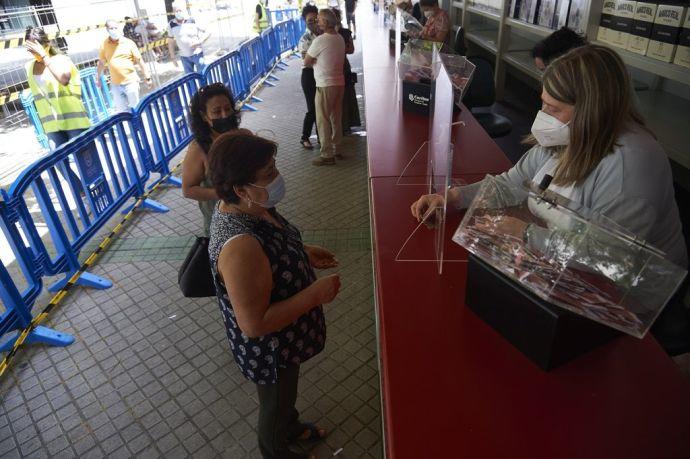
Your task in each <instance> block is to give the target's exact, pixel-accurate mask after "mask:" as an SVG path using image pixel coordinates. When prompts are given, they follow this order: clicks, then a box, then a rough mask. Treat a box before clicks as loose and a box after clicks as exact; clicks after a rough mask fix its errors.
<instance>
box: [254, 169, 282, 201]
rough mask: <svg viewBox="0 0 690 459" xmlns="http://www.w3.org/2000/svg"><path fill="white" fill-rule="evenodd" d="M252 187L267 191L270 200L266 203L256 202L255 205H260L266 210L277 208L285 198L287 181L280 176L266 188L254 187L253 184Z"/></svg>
mask: <svg viewBox="0 0 690 459" xmlns="http://www.w3.org/2000/svg"><path fill="white" fill-rule="evenodd" d="M250 185H251V186H254V187H257V188H263V189H264V190H266V192H267V193H268V198H267V199H266V201H265V202H255V204H258V205H260V206H261V207H264V208H266V209H270V208H271V207H275V206H276V204H278V203H279V202H280V201H281V200H282V199H283V198H284V197H285V180H284V179H283V176H282V175H280V174H278V175H276V178H274V179H273V181H272V182H271V183H269V184H268V185H266V186H261V185H254V184H253V183H250Z"/></svg>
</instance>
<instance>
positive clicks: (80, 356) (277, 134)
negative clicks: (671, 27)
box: [0, 44, 382, 458]
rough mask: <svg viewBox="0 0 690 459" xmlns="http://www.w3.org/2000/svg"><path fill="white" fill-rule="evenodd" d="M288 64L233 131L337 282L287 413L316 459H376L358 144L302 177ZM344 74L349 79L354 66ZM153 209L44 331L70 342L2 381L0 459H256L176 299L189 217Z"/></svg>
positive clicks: (176, 206) (238, 411) (251, 402)
mask: <svg viewBox="0 0 690 459" xmlns="http://www.w3.org/2000/svg"><path fill="white" fill-rule="evenodd" d="M358 46H359V44H358ZM288 62H289V69H288V70H287V71H283V72H278V73H277V76H278V77H280V79H281V80H280V82H279V86H278V87H276V88H265V89H263V90H262V91H261V93H260V94H259V95H260V97H262V98H264V100H265V102H264V103H261V104H258V107H260V111H259V112H256V113H250V112H245V114H244V117H243V120H242V125H243V127H246V128H249V129H251V130H254V131H259V134H263V135H265V136H269V137H273V138H274V139H275V140H277V141H278V142H279V144H280V148H279V156H278V166H279V168H280V170H281V172H282V173H283V175H284V176H285V178H286V182H287V186H288V194H287V197H286V199H285V204H284V205H283V204H281V205H280V206H279V207H280V210H281V212H282V213H283V214H284V215H286V216H287V218H288V219H290V220H291V221H292V222H293V223H295V224H296V225H298V226H299V227H300V228H301V229H302V231H303V235H304V238H305V241H306V242H310V243H317V244H322V245H324V246H325V247H328V248H330V249H332V250H333V251H335V252H336V254H337V256H338V258H339V260H340V262H341V268H340V269H339V272H340V273H341V274H342V279H343V286H342V289H341V292H340V294H339V296H338V298H337V299H336V301H334V302H333V303H331V304H330V305H328V306H327V307H326V309H325V311H326V319H327V326H328V340H327V345H326V350H325V351H324V352H323V353H322V354H321V355H319V356H318V357H316V358H314V359H312V360H311V361H309V362H307V363H306V364H305V365H303V367H302V376H301V379H300V388H299V399H298V408H299V409H300V411H301V412H302V417H303V418H304V419H307V420H310V421H314V422H317V423H319V424H321V425H323V426H325V427H327V428H328V429H329V430H330V435H329V437H328V438H327V439H326V440H325V441H324V442H323V443H321V444H320V445H317V446H316V448H315V449H314V452H315V453H316V454H317V457H320V458H326V457H331V456H332V455H333V453H334V452H336V451H337V450H338V449H340V448H343V451H342V452H341V453H340V454H339V455H338V457H339V458H360V457H381V456H382V448H381V420H380V399H379V375H378V367H377V357H376V334H375V318H374V296H373V286H372V272H371V270H372V260H371V246H370V231H369V207H368V191H367V178H366V177H367V172H366V138H365V137H364V136H363V135H361V136H358V135H354V136H349V137H348V139H347V150H346V153H345V154H346V157H347V159H345V160H343V161H340V162H339V163H338V165H337V166H335V167H321V168H317V167H314V166H312V165H311V160H312V159H313V158H314V157H316V155H317V154H318V153H316V152H307V151H306V150H303V149H302V148H301V146H300V145H299V137H300V130H301V121H302V116H303V114H304V110H305V103H304V100H303V96H302V92H301V88H300V84H299V76H300V71H301V64H300V61H299V60H298V59H292V60H288ZM351 62H352V65H353V68H354V69H355V70H357V69H360V68H361V58H360V56H359V52H358V53H357V54H356V55H355V56H354V57H353V58H351ZM361 80H362V79H361V78H360V81H361ZM360 85H361V83H360V84H358V88H357V92H358V93H359V94H362V93H363V91H362V88H361V86H360ZM360 100H361V99H360ZM361 113H362V117H363V116H364V110H363V109H362V110H361ZM362 134H364V133H363V132H362ZM180 159H181V158H180ZM154 198H155V199H157V200H159V201H160V202H162V203H163V204H165V205H167V206H169V207H170V208H171V211H170V212H169V213H166V214H151V213H139V214H137V216H136V218H134V219H133V221H132V223H131V224H130V225H129V226H128V227H127V229H126V230H125V231H124V232H123V233H122V234H121V235H120V237H119V238H118V239H117V240H116V241H115V243H114V244H113V245H112V246H111V247H110V248H109V250H108V251H107V252H106V253H105V255H104V256H102V257H101V259H100V260H99V261H98V262H97V264H96V265H95V266H94V267H93V268H92V271H93V272H94V273H96V274H98V275H102V276H106V277H108V278H109V279H111V280H112V281H113V283H114V286H113V287H112V288H111V289H108V290H104V291H96V290H86V289H83V288H77V289H75V290H74V292H73V293H71V294H70V295H69V296H68V297H67V298H66V299H65V300H64V301H63V302H62V303H61V306H60V308H58V309H57V310H56V311H55V312H54V313H53V315H52V318H51V320H50V324H49V325H50V326H52V327H55V328H57V329H59V330H64V331H66V332H69V333H73V334H74V335H75V336H76V338H77V339H76V342H75V343H74V344H73V345H71V346H69V347H66V348H49V347H43V346H28V347H26V348H24V349H23V350H22V351H21V352H20V354H19V355H18V356H17V358H16V359H15V360H14V363H13V365H12V367H11V369H10V371H9V372H8V373H7V374H6V375H5V377H4V378H3V380H2V381H0V397H1V400H0V457H32V458H38V457H103V456H112V457H132V456H138V457H166V458H171V457H187V456H193V457H199V458H206V457H227V458H243V457H259V453H258V449H257V444H256V434H255V431H254V429H255V425H256V421H257V413H258V412H257V409H258V404H257V397H256V394H255V390H254V386H253V385H252V384H251V383H248V382H247V381H246V380H245V379H244V378H243V377H242V375H241V374H240V372H239V370H238V368H237V367H236V364H235V363H234V361H233V359H232V356H231V354H230V349H229V345H228V343H227V339H226V336H225V331H224V329H223V326H222V321H221V315H220V312H219V310H218V305H217V303H216V301H215V300H212V299H196V300H194V299H187V298H183V297H182V296H181V294H180V292H179V290H178V288H177V285H176V280H177V269H178V266H179V264H180V262H181V261H182V259H183V257H184V256H185V254H186V252H187V250H188V248H189V246H190V245H191V242H192V240H193V236H194V234H195V233H199V232H200V229H201V215H200V213H199V211H198V208H197V206H196V203H194V202H191V201H188V200H186V199H184V198H182V196H181V192H180V190H179V189H175V188H164V189H163V190H162V191H159V192H157V194H156V195H155V196H154ZM119 218H120V217H117V219H119ZM115 223H117V221H114V222H112V225H114V224H115ZM112 225H111V227H112ZM106 230H107V229H105V230H104V231H106ZM98 242H100V239H99V238H98V237H96V238H95V239H94V241H93V243H92V245H91V246H90V247H87V248H86V249H85V250H84V252H83V254H84V255H88V254H89V253H90V248H93V247H94V246H95V245H96V244H97V243H98ZM47 298H48V297H47V295H45V294H44V295H43V296H42V298H41V299H40V300H39V301H38V302H37V305H36V308H41V307H43V305H45V304H46V302H47Z"/></svg>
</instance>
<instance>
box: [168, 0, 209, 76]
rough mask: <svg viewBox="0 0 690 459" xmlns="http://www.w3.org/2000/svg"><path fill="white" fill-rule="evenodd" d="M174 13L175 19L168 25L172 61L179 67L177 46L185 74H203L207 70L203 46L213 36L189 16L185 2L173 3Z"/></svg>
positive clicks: (180, 0)
mask: <svg viewBox="0 0 690 459" xmlns="http://www.w3.org/2000/svg"><path fill="white" fill-rule="evenodd" d="M173 13H174V14H175V18H174V19H172V20H171V21H170V22H169V23H168V27H169V30H170V34H169V35H168V52H169V53H170V59H171V60H172V61H173V62H174V64H175V66H176V67H177V59H176V58H175V45H177V48H178V49H179V51H180V53H179V55H180V61H181V62H182V68H183V69H184V73H192V72H197V73H202V74H203V73H204V70H205V69H206V58H205V57H204V46H203V45H204V43H205V42H206V41H207V40H208V39H209V38H210V37H211V34H210V33H209V32H208V31H206V30H205V29H204V28H203V27H201V26H200V25H199V23H198V22H197V21H195V20H194V18H192V17H191V16H190V15H189V11H188V10H187V5H186V3H185V2H184V1H182V0H178V1H176V2H173Z"/></svg>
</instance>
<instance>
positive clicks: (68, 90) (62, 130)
mask: <svg viewBox="0 0 690 459" xmlns="http://www.w3.org/2000/svg"><path fill="white" fill-rule="evenodd" d="M24 38H25V42H26V45H25V46H26V49H27V51H29V52H30V53H31V55H32V56H33V59H32V60H31V61H29V62H27V63H26V77H27V80H28V82H29V89H30V90H31V93H32V94H33V96H34V104H35V106H36V111H37V112H38V117H39V118H40V121H41V125H42V126H43V130H44V131H45V133H46V135H47V136H48V143H49V145H50V149H51V150H54V149H55V148H57V147H59V146H60V145H62V144H63V143H65V142H67V141H68V140H70V139H72V138H74V137H76V136H77V135H79V134H81V133H82V132H83V131H84V130H85V129H87V128H89V127H90V126H91V121H90V120H89V116H88V115H87V113H86V108H84V103H83V102H82V100H81V79H80V78H79V71H78V70H77V67H76V66H75V65H74V63H73V62H72V61H71V60H70V58H69V57H67V56H65V55H64V54H61V53H60V52H59V51H58V49H57V48H56V47H55V46H54V45H53V44H52V43H51V41H50V39H49V38H48V35H47V34H46V33H45V31H44V30H43V29H42V28H40V27H29V28H27V29H26V34H25V37H24Z"/></svg>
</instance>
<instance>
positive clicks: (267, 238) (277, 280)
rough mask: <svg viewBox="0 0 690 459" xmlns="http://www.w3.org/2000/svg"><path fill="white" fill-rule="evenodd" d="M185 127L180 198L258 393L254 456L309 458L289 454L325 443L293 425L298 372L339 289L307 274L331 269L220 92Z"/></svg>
mask: <svg viewBox="0 0 690 459" xmlns="http://www.w3.org/2000/svg"><path fill="white" fill-rule="evenodd" d="M190 118H191V120H192V123H191V124H192V132H193V134H194V140H193V141H192V143H191V144H190V146H189V147H188V149H187V153H186V156H185V158H184V162H183V174H182V192H183V195H184V196H185V197H187V198H190V199H193V200H196V201H198V202H199V207H200V210H201V216H202V219H203V226H204V231H205V232H206V234H207V235H209V236H210V240H209V260H210V269H211V271H212V274H213V278H214V282H215V288H216V295H217V300H218V305H219V309H220V312H221V316H222V319H223V323H224V325H225V329H226V332H227V337H228V342H229V345H230V350H231V352H232V355H233V357H234V359H235V362H236V363H237V365H238V367H239V369H240V371H241V372H242V374H243V375H244V376H245V377H246V378H247V379H248V380H249V381H251V382H252V383H254V384H255V386H256V391H257V397H258V400H259V419H258V425H257V433H258V443H259V449H260V451H261V454H262V456H263V457H264V458H302V457H313V456H310V455H304V454H300V453H296V452H294V451H292V450H290V445H291V444H293V443H295V442H298V441H302V440H305V441H314V440H320V439H323V438H324V437H325V436H326V435H327V434H328V432H327V431H326V430H325V429H323V428H321V427H318V426H316V425H314V424H312V423H309V422H304V421H301V420H300V418H299V413H298V411H297V409H296V408H295V402H296V399H297V387H298V381H299V370H300V365H301V364H302V363H304V362H306V361H308V360H309V359H311V358H312V357H314V356H316V355H317V354H319V353H320V352H321V351H322V350H323V348H324V346H325V340H326V325H325V319H324V313H323V306H322V305H324V304H326V303H329V302H331V301H332V300H333V299H334V298H335V296H336V295H337V294H338V290H339V288H340V277H339V275H338V274H330V275H327V276H324V277H321V278H319V279H317V277H316V274H315V271H314V270H315V269H326V268H334V267H337V266H338V261H337V259H336V258H335V255H334V254H333V253H332V252H330V251H329V250H327V249H324V248H322V247H318V246H313V245H307V244H304V243H303V242H302V239H301V236H300V232H299V230H298V229H297V228H296V227H294V226H293V225H291V224H290V222H289V221H288V220H286V219H285V218H284V217H283V216H282V215H281V214H280V213H279V212H278V210H277V209H276V206H277V205H279V204H280V203H281V201H282V200H283V199H284V198H285V191H286V184H285V179H284V178H283V177H282V176H281V175H280V172H279V170H278V168H277V167H276V164H275V157H276V155H277V153H278V145H277V144H276V143H275V142H272V141H270V140H268V139H264V138H262V137H260V136H257V135H254V134H252V133H251V132H250V131H249V130H247V129H241V128H239V116H238V113H237V110H236V107H235V106H234V101H233V96H232V94H231V93H230V92H229V91H228V89H227V88H226V87H225V86H224V85H223V84H212V85H208V86H205V87H202V88H200V89H199V90H198V91H197V93H196V94H195V95H194V96H193V99H192V104H191V107H190Z"/></svg>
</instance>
